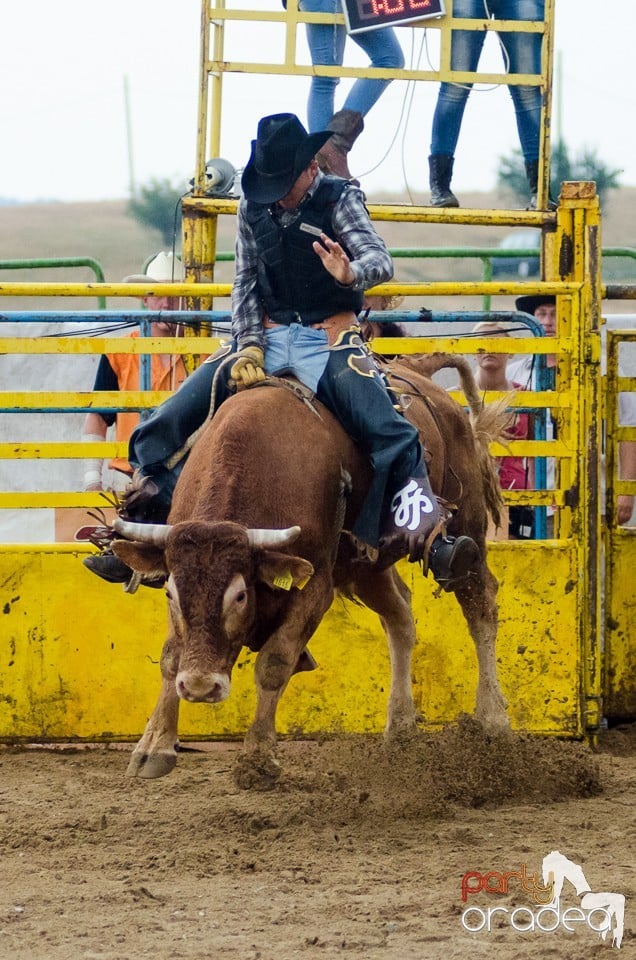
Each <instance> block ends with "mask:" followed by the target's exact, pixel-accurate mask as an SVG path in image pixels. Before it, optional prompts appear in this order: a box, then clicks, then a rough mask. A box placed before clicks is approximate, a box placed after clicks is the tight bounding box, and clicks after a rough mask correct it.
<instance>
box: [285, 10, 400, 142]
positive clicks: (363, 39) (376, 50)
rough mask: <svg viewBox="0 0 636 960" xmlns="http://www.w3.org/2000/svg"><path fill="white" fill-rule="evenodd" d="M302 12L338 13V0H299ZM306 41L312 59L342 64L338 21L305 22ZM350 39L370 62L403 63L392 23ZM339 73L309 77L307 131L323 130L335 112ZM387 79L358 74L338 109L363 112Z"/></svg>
mask: <svg viewBox="0 0 636 960" xmlns="http://www.w3.org/2000/svg"><path fill="white" fill-rule="evenodd" d="M298 7H299V9H300V10H302V11H303V13H341V12H342V7H341V5H340V2H339V0H300V2H299V4H298ZM305 27H306V30H307V44H308V46H309V52H310V54H311V62H312V63H314V64H320V65H321V66H329V67H332V66H338V67H340V66H342V64H343V62H344V51H345V41H346V39H347V32H346V30H345V27H344V26H342V25H340V24H331V23H307V24H305ZM351 39H352V40H353V41H354V42H355V43H357V44H358V46H359V47H361V48H362V49H363V50H364V52H365V53H366V55H367V56H368V57H369V60H370V61H371V63H370V66H372V67H378V68H380V67H382V68H386V69H390V70H399V69H401V68H402V67H403V66H404V54H403V52H402V47H401V46H400V43H399V41H398V38H397V36H396V34H395V31H394V30H392V29H391V27H383V28H382V29H381V30H369V31H367V32H365V33H357V34H356V35H355V36H352V37H351ZM339 82H340V80H339V78H338V77H312V79H311V86H310V88H309V100H308V102H307V125H308V127H309V132H310V133H315V132H316V131H318V130H325V129H326V127H327V124H328V123H329V121H330V120H331V118H332V116H333V115H334V113H335V112H336V110H335V107H334V103H335V94H336V87H337V86H338V84H339ZM390 82H391V81H390V80H369V79H363V78H360V79H359V80H356V81H355V83H354V84H353V86H352V88H351V90H350V91H349V94H348V96H347V99H346V100H345V102H344V103H343V105H342V107H341V108H339V109H345V110H354V111H355V112H356V113H361V114H362V116H363V117H364V116H366V115H367V113H368V112H369V110H370V109H371V107H372V106H373V105H374V103H376V101H377V100H378V99H379V98H380V96H381V95H382V93H383V92H384V90H385V89H386V88H387V87H388V85H389V83H390Z"/></svg>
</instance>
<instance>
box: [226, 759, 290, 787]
mask: <svg viewBox="0 0 636 960" xmlns="http://www.w3.org/2000/svg"><path fill="white" fill-rule="evenodd" d="M280 774H281V766H280V763H279V762H278V760H276V758H275V757H273V756H272V754H262V753H261V754H258V753H251V754H250V753H244V754H241V756H240V757H239V758H238V760H237V762H236V766H235V767H234V782H235V784H236V786H237V787H239V788H240V789H241V790H273V789H274V787H275V786H276V783H277V781H278V778H279V777H280Z"/></svg>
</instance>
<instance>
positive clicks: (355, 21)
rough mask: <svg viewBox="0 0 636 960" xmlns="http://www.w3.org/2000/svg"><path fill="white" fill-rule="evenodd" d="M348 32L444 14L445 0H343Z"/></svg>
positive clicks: (376, 28) (359, 31)
mask: <svg viewBox="0 0 636 960" xmlns="http://www.w3.org/2000/svg"><path fill="white" fill-rule="evenodd" d="M342 8H343V11H344V16H345V21H346V24H347V33H362V31H363V30H378V29H379V28H380V27H387V26H391V25H395V24H398V23H412V22H413V21H414V20H423V19H425V18H426V17H441V16H443V15H444V13H445V12H446V11H445V8H444V0H342Z"/></svg>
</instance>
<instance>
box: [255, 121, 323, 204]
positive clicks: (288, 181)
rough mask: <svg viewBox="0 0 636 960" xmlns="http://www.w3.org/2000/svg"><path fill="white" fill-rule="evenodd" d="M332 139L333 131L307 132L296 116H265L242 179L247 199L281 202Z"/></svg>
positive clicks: (265, 202) (260, 123)
mask: <svg viewBox="0 0 636 960" xmlns="http://www.w3.org/2000/svg"><path fill="white" fill-rule="evenodd" d="M332 136H333V132H332V131H331V130H321V131H320V133H307V131H306V130H305V128H304V127H303V125H302V123H301V122H300V120H299V119H298V117H297V116H296V115H295V114H293V113H276V114H273V115H272V116H269V117H263V118H262V120H260V121H259V124H258V130H257V132H256V140H252V152H251V154H250V158H249V160H248V162H247V166H246V167H245V170H244V171H243V176H242V178H241V186H242V188H243V195H244V196H245V198H246V199H247V200H253V201H255V202H256V203H264V204H267V203H275V202H276V200H280V199H281V198H282V197H284V196H285V195H286V194H288V193H289V191H290V190H291V188H292V187H293V185H294V184H295V182H296V180H297V179H298V177H299V176H300V174H301V173H302V172H303V170H306V169H307V167H308V166H309V164H310V163H311V161H312V160H313V158H314V157H315V156H316V154H317V153H318V151H319V150H320V148H321V147H322V146H323V144H325V143H326V142H327V140H329V138H330V137H332Z"/></svg>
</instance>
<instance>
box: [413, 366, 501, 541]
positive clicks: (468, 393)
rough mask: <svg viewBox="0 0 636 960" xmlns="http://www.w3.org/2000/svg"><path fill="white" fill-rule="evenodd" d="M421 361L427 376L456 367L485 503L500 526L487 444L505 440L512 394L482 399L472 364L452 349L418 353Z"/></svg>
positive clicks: (498, 493)
mask: <svg viewBox="0 0 636 960" xmlns="http://www.w3.org/2000/svg"><path fill="white" fill-rule="evenodd" d="M421 362H422V363H423V364H424V365H425V367H426V373H427V375H428V376H432V375H433V374H434V373H437V371H438V370H444V369H455V370H457V373H458V375H459V381H460V384H461V389H462V391H463V394H464V396H465V397H466V405H467V406H468V413H469V417H470V425H471V427H472V431H473V435H474V437H475V443H476V446H477V457H478V460H479V469H480V473H481V477H482V481H483V485H484V495H485V498H486V506H487V508H488V512H489V514H490V516H491V517H492V520H493V523H494V524H495V526H496V527H499V526H501V512H502V509H503V506H504V501H503V497H502V495H501V486H500V484H499V477H498V475H497V470H496V466H495V461H494V459H493V457H492V456H491V455H490V450H489V444H491V443H492V442H494V441H498V442H499V443H503V442H505V440H506V429H507V428H508V427H509V426H510V421H511V419H512V417H511V414H510V410H509V406H510V396H513V394H510V395H509V396H507V397H504V398H503V399H502V400H498V401H496V402H495V403H487V404H486V403H484V400H483V397H482V395H481V393H480V392H479V387H478V386H477V382H476V380H475V375H474V373H473V368H472V366H471V365H470V362H469V361H468V360H467V359H466V357H462V356H458V355H457V354H454V353H438V354H431V355H430V356H427V357H425V358H424V357H422V358H421ZM422 372H424V371H422Z"/></svg>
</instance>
